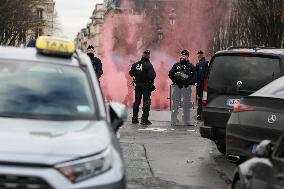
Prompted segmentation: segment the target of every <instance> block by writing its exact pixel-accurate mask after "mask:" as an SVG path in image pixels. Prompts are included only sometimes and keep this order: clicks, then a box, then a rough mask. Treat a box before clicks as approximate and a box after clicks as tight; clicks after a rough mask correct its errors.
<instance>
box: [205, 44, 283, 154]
mask: <svg viewBox="0 0 284 189" xmlns="http://www.w3.org/2000/svg"><path fill="white" fill-rule="evenodd" d="M283 75H284V49H265V48H246V47H243V48H242V47H234V48H230V49H228V50H225V51H220V52H217V53H216V54H215V55H214V57H213V58H212V60H211V63H210V67H209V71H208V75H207V79H206V82H205V85H204V95H203V105H204V106H205V107H204V108H203V117H204V125H201V126H200V134H201V136H202V137H204V138H208V139H210V140H212V141H214V142H215V143H216V145H217V148H218V150H219V151H220V152H221V153H222V154H225V153H226V142H225V136H226V125H227V122H228V120H229V118H230V116H231V112H232V110H233V107H234V105H235V104H237V103H239V102H240V99H242V98H243V97H246V96H248V95H250V94H252V93H254V92H255V91H257V90H259V89H260V88H262V87H263V86H265V85H267V84H268V83H270V82H271V81H273V80H275V79H277V78H279V77H281V76H283Z"/></svg>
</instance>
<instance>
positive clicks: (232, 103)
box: [227, 99, 240, 106]
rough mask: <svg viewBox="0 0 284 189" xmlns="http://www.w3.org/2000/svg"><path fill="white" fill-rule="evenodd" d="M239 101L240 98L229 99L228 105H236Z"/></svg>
mask: <svg viewBox="0 0 284 189" xmlns="http://www.w3.org/2000/svg"><path fill="white" fill-rule="evenodd" d="M239 102H240V99H228V100H227V106H234V105H235V104H238V103H239Z"/></svg>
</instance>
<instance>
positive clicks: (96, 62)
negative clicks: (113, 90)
mask: <svg viewBox="0 0 284 189" xmlns="http://www.w3.org/2000/svg"><path fill="white" fill-rule="evenodd" d="M87 55H88V56H89V57H90V59H91V61H92V64H93V68H94V70H95V72H96V75H97V78H98V79H100V78H101V76H102V75H103V67H102V61H101V60H100V59H99V58H97V57H95V48H94V46H92V45H89V46H88V48H87Z"/></svg>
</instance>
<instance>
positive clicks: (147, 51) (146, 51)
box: [143, 50, 151, 55]
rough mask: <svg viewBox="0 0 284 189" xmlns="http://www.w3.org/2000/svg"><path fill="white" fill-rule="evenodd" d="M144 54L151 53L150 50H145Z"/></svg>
mask: <svg viewBox="0 0 284 189" xmlns="http://www.w3.org/2000/svg"><path fill="white" fill-rule="evenodd" d="M143 54H147V55H148V54H151V52H150V50H145V51H144V53H143Z"/></svg>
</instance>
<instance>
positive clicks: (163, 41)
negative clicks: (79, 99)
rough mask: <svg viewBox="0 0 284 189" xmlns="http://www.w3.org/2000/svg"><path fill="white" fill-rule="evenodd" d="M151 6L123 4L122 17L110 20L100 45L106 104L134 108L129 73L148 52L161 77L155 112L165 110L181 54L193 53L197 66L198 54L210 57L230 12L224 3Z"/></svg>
mask: <svg viewBox="0 0 284 189" xmlns="http://www.w3.org/2000/svg"><path fill="white" fill-rule="evenodd" d="M139 1H140V0H139ZM148 1H149V0H144V1H143V2H142V0H141V2H139V3H140V5H137V3H136V4H135V2H134V1H133V0H123V1H122V3H121V5H120V8H121V9H120V10H121V11H122V13H120V14H108V15H107V16H106V20H105V24H104V26H103V30H102V39H101V43H102V51H103V52H102V53H103V57H102V60H103V69H104V75H103V77H102V82H101V85H102V88H103V92H104V95H105V97H106V98H107V99H108V100H115V101H119V102H124V103H125V104H127V105H129V106H131V105H132V103H133V98H132V95H133V94H131V91H133V90H134V88H133V86H132V85H130V84H131V82H132V79H131V78H130V77H129V76H128V71H129V69H130V67H131V63H133V62H134V61H138V60H139V59H140V58H141V54H142V52H143V51H144V50H145V49H150V50H151V62H152V63H153V65H154V67H155V69H156V72H157V79H156V81H155V85H156V87H157V90H156V91H155V92H154V93H153V95H152V108H155V109H167V108H169V100H168V99H167V98H168V97H169V96H170V90H169V85H170V81H169V79H168V76H167V75H168V72H169V70H170V69H171V67H172V65H173V64H174V63H176V62H177V61H178V59H177V58H178V56H179V52H180V51H181V50H182V49H188V50H190V52H191V56H190V60H191V62H192V63H194V64H195V63H196V62H197V55H196V53H197V51H198V50H200V49H203V50H204V51H206V52H207V54H208V53H209V49H210V45H211V43H212V40H213V36H214V32H215V30H216V29H217V28H218V27H217V26H218V24H219V21H220V19H221V18H222V15H223V14H224V13H226V12H224V10H226V6H225V5H224V4H222V3H220V0H210V1H208V0H176V1H174V0H169V1H159V2H160V4H158V8H157V7H155V6H154V4H155V2H154V1H149V2H148ZM141 4H142V5H143V4H144V6H145V7H141ZM138 6H140V7H138ZM173 9H174V10H173ZM144 10H146V11H145V13H144ZM171 13H174V15H175V18H174V19H172V20H170V19H169V17H170V14H171ZM173 20H174V21H173ZM170 22H172V23H173V22H174V24H170ZM161 33H162V34H161ZM159 34H160V39H159ZM161 36H162V37H161ZM192 98H193V99H194V98H195V97H194V95H193V97H192Z"/></svg>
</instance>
